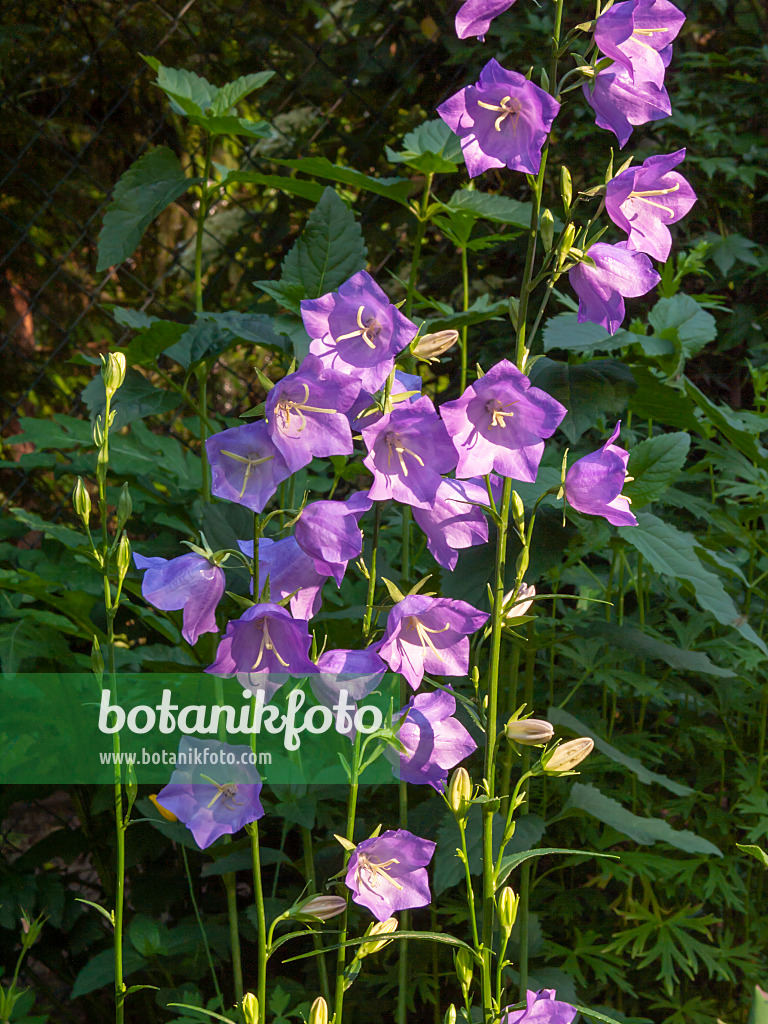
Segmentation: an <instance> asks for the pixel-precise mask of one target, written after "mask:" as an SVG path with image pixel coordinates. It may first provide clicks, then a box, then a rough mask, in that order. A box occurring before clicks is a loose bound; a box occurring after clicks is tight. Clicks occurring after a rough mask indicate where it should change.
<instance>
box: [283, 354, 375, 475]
mask: <svg viewBox="0 0 768 1024" xmlns="http://www.w3.org/2000/svg"><path fill="white" fill-rule="evenodd" d="M359 391H360V381H359V380H357V379H355V378H354V377H350V376H349V374H347V373H339V372H338V371H336V370H329V369H328V368H327V367H325V366H324V365H323V363H322V361H321V360H320V359H318V358H317V356H313V355H311V354H310V355H308V356H306V358H305V359H304V360H303V361H302V363H301V366H300V367H299V369H298V370H297V371H296V372H295V373H290V374H288V376H287V377H283V379H282V380H280V381H278V382H277V384H275V386H274V387H273V388H272V390H271V391H270V392H269V395H268V397H267V401H266V406H265V415H266V421H267V429H268V430H269V436H270V437H271V438H272V441H273V442H274V444H275V447H276V448H277V449H278V451H279V452H280V454H281V455H282V456H283V458H284V459H285V462H286V465H287V466H288V468H289V469H290V471H291V472H292V473H295V472H296V471H297V470H299V469H302V468H303V467H304V466H308V465H309V463H310V462H311V461H312V459H313V458H314V457H315V456H318V457H325V456H328V455H351V453H352V431H351V430H350V426H349V420H348V419H347V417H346V416H345V415H344V413H345V412H346V411H347V410H348V409H350V408H351V406H352V404H353V403H354V401H355V399H356V398H357V396H358V393H359Z"/></svg>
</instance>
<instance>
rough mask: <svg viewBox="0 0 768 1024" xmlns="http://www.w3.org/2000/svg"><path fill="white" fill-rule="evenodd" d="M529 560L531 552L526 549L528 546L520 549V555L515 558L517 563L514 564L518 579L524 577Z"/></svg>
mask: <svg viewBox="0 0 768 1024" xmlns="http://www.w3.org/2000/svg"><path fill="white" fill-rule="evenodd" d="M530 560H531V550H530V548H529V547H528V545H526V546H525V547H524V548H522V549H521V551H520V554H519V555H518V556H517V561H516V562H515V569H516V570H517V578H518V579H520V577H521V576H525V572H526V570H527V568H528V564H529V563H530Z"/></svg>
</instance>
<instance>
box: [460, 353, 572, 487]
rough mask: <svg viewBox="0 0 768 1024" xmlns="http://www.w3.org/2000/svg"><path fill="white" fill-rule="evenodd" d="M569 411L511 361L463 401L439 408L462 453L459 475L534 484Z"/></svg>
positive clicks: (471, 387)
mask: <svg viewBox="0 0 768 1024" xmlns="http://www.w3.org/2000/svg"><path fill="white" fill-rule="evenodd" d="M566 412H567V410H566V409H565V407H564V406H562V405H561V404H560V403H559V402H558V401H556V399H554V398H552V396H551V395H548V394H547V393H546V391H542V390H541V389H540V388H535V387H532V386H531V382H530V380H529V379H528V377H526V376H525V374H524V373H521V372H520V371H519V370H518V369H517V367H516V366H514V365H513V364H512V363H510V362H509V361H508V360H507V359H502V360H501V362H499V363H496V365H495V366H493V367H491V369H490V370H489V371H488V373H486V374H485V376H484V377H481V378H480V379H479V380H477V381H475V383H474V384H470V385H469V387H468V388H467V389H466V391H465V392H464V394H463V395H462V396H461V398H457V399H456V400H455V401H453V402H445V403H444V404H443V405H442V406H441V407H440V414H441V415H442V417H443V420H444V422H445V425H446V426H447V427H448V432H449V433H450V435H451V438H452V439H453V443H454V444H455V446H456V451H457V452H458V453H459V463H458V466H457V467H456V475H457V476H459V477H473V476H484V475H485V474H486V473H490V472H491V471H492V470H495V471H496V472H497V473H500V474H501V475H502V476H509V477H512V479H514V480H523V481H527V482H529V483H533V481H535V479H536V474H537V472H538V468H539V462H540V461H541V456H542V455H543V453H544V438H547V437H551V436H552V434H554V432H555V431H556V430H557V428H558V426H559V425H560V422H561V420H562V419H563V417H564V416H565V414H566Z"/></svg>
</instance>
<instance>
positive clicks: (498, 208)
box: [445, 188, 532, 228]
mask: <svg viewBox="0 0 768 1024" xmlns="http://www.w3.org/2000/svg"><path fill="white" fill-rule="evenodd" d="M445 205H446V206H447V207H448V209H449V210H451V211H454V212H456V213H465V214H468V215H470V216H472V217H473V218H477V219H482V220H491V221H494V222H495V223H496V224H514V225H516V226H517V227H521V228H529V227H530V225H531V210H532V205H531V203H520V202H518V201H517V200H516V199H510V198H509V197H508V196H495V195H491V193H489V192H480V191H478V190H477V189H468V188H461V189H458V190H457V191H456V192H454V193H453V195H452V196H451V198H450V199H449V200H448V202H447V203H446V204H445Z"/></svg>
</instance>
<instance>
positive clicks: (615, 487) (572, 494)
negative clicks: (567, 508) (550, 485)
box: [564, 420, 637, 526]
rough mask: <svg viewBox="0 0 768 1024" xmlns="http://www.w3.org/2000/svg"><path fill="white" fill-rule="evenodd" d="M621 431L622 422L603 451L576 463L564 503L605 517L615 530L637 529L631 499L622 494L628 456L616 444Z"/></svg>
mask: <svg viewBox="0 0 768 1024" xmlns="http://www.w3.org/2000/svg"><path fill="white" fill-rule="evenodd" d="M620 430H621V420H619V422H618V423H617V424H616V427H615V428H614V431H613V433H612V434H611V436H610V437H609V438H608V440H607V441H606V442H605V444H604V445H603V446H602V448H598V450H597V451H596V452H592V454H591V455H585V456H584V458H583V459H579V460H578V461H576V462H574V464H573V465H572V466H571V468H570V469H569V470H568V472H567V473H566V475H565V484H564V491H565V500H566V501H567V502H568V504H569V505H571V506H573V508H575V509H576V510H577V511H578V512H583V513H584V514H585V515H588V516H602V517H603V519H607V520H608V522H609V523H613V525H614V526H637V519H635V517H634V516H633V515H632V513H631V512H630V510H629V506H630V501H629V498H625V497H624V495H623V494H622V493H621V490H622V488H623V487H624V483H625V481H626V480H627V463H628V462H629V452H626V451H624V449H623V448H619V446H618V445H616V444H614V443H613V442H614V441H615V440H616V438H617V437H618V436H619V431H620Z"/></svg>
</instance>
